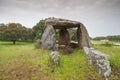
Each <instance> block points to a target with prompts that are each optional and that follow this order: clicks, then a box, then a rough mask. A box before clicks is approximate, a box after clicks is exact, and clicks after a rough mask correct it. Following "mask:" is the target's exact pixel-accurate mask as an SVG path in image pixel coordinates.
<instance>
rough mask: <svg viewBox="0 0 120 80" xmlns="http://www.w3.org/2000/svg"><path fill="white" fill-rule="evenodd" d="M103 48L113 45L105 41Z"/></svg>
mask: <svg viewBox="0 0 120 80" xmlns="http://www.w3.org/2000/svg"><path fill="white" fill-rule="evenodd" d="M102 45H103V46H107V47H111V46H112V45H113V43H111V42H109V41H107V42H105V43H104V44H102Z"/></svg>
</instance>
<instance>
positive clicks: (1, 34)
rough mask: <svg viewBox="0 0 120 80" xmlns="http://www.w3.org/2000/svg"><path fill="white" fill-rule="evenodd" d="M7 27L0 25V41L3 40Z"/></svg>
mask: <svg viewBox="0 0 120 80" xmlns="http://www.w3.org/2000/svg"><path fill="white" fill-rule="evenodd" d="M6 28H7V26H6V25H5V24H0V40H3V39H4V31H5V30H6Z"/></svg>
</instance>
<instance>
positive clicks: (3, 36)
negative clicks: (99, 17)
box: [0, 23, 33, 44]
mask: <svg viewBox="0 0 120 80" xmlns="http://www.w3.org/2000/svg"><path fill="white" fill-rule="evenodd" d="M0 40H3V41H12V42H13V44H15V43H16V41H33V33H32V29H31V28H26V27H25V26H22V25H21V24H20V23H9V24H0Z"/></svg>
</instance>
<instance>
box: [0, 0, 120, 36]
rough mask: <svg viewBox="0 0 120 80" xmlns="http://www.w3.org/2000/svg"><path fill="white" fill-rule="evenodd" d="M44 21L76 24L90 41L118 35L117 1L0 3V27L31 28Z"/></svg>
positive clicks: (119, 13)
mask: <svg viewBox="0 0 120 80" xmlns="http://www.w3.org/2000/svg"><path fill="white" fill-rule="evenodd" d="M47 17H57V18H65V19H70V20H75V21H80V22H82V23H83V24H84V25H85V26H86V28H87V30H88V32H89V35H90V36H91V37H95V36H106V35H120V0H0V23H5V24H7V23H10V22H17V23H21V24H22V25H24V26H26V27H31V28H32V27H33V26H34V25H35V24H36V23H38V22H39V21H40V20H41V19H44V18H47Z"/></svg>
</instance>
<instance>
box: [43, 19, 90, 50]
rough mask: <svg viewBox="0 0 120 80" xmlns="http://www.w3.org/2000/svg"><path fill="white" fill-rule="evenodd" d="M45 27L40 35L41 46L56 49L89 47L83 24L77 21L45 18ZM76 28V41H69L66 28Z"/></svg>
mask: <svg viewBox="0 0 120 80" xmlns="http://www.w3.org/2000/svg"><path fill="white" fill-rule="evenodd" d="M45 26H46V29H45V31H44V33H43V35H42V48H44V49H48V50H52V51H56V50H58V49H64V50H67V48H70V50H72V49H74V48H81V49H83V47H90V46H91V43H90V39H89V35H88V32H87V30H86V28H85V27H84V25H83V24H82V23H80V22H77V21H71V20H66V19H60V18H46V19H45ZM71 28H76V34H77V43H71V40H70V34H69V31H68V29H71ZM56 30H59V32H58V34H59V38H58V46H57V44H56V38H55V35H56Z"/></svg>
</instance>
